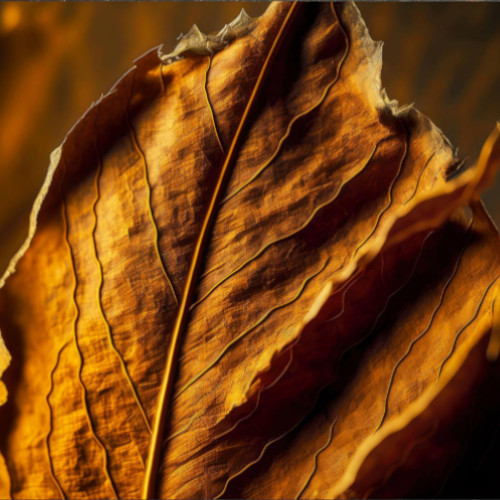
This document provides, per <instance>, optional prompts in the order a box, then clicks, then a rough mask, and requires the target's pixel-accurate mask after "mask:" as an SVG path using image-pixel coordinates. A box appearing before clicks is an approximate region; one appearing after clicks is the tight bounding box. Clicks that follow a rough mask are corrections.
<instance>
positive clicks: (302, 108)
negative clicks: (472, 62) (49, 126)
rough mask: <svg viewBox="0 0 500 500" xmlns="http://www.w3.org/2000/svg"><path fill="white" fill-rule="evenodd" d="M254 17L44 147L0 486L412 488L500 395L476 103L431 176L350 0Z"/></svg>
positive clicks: (283, 6) (85, 490) (434, 473)
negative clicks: (470, 161) (466, 166)
mask: <svg viewBox="0 0 500 500" xmlns="http://www.w3.org/2000/svg"><path fill="white" fill-rule="evenodd" d="M252 22H253V23H254V26H253V27H252V29H250V30H247V29H245V34H243V36H241V37H239V38H236V39H235V40H231V41H230V42H228V45H227V47H225V48H223V49H221V50H219V51H218V52H216V53H214V54H213V55H207V56H204V55H203V54H191V55H190V54H189V53H186V54H185V56H186V57H185V59H183V60H180V61H176V62H172V63H170V64H162V63H161V59H160V58H161V54H158V53H157V51H156V50H155V51H151V52H149V53H147V54H146V55H144V56H143V57H141V58H140V59H139V60H137V61H136V65H135V66H134V68H133V69H132V70H131V71H130V72H128V73H127V74H126V75H125V76H124V77H123V78H122V79H121V80H120V81H119V82H118V83H117V84H116V85H115V87H114V88H113V90H112V91H111V92H110V93H109V94H107V95H106V96H104V97H103V98H101V99H100V101H99V102H98V103H96V104H95V105H94V106H93V107H91V108H90V109H89V111H88V112H87V113H86V114H85V116H84V117H83V118H82V119H81V120H80V121H79V122H78V123H77V124H76V125H75V127H74V128H73V129H72V130H71V131H70V133H69V134H68V136H67V137H66V139H65V141H64V143H63V145H62V146H61V147H60V148H59V149H57V150H56V151H55V152H54V154H53V156H52V161H51V166H50V169H49V175H48V178H47V181H46V184H45V186H44V188H43V189H42V193H41V195H40V197H39V199H38V200H37V202H36V203H35V209H34V216H33V222H32V232H31V235H30V238H29V240H28V242H27V244H26V245H25V248H23V250H22V251H21V252H20V254H19V256H18V257H17V258H15V259H14V260H13V263H12V265H11V268H10V269H9V271H8V273H7V275H6V277H4V285H3V288H2V289H1V291H0V327H1V331H2V335H3V339H4V341H5V345H6V346H7V349H8V350H9V351H10V356H12V360H11V367H10V368H9V369H8V370H7V371H6V372H5V376H4V382H5V385H6V387H7V390H8V401H7V403H5V405H4V406H3V408H2V410H1V411H0V420H1V428H2V431H3V432H2V434H1V435H0V450H1V453H2V455H3V457H4V460H5V464H0V481H1V482H0V486H1V488H0V495H8V494H9V493H11V494H12V496H14V497H16V498H17V497H19V498H27V497H30V498H56V497H75V498H111V497H118V496H119V497H125V498H135V497H138V496H140V495H141V491H142V494H143V495H144V496H146V497H155V496H160V497H167V498H193V497H195V498H201V497H204V498H205V497H206V498H208V497H215V498H219V497H223V496H229V497H260V498H262V497H266V498H283V497H287V498H288V497H294V496H296V497H300V496H302V495H304V496H305V497H309V498H312V497H320V498H325V497H329V496H330V497H338V496H346V497H350V496H353V497H359V496H363V495H366V496H370V495H375V496H378V495H383V496H402V495H411V494H414V493H415V492H416V493H417V494H421V495H431V494H432V493H433V492H434V491H435V490H436V489H437V488H439V487H440V485H441V483H442V482H443V480H444V479H445V476H446V473H447V472H448V471H449V469H450V467H451V465H453V463H455V461H456V458H457V455H458V454H459V452H458V451H457V447H459V445H460V443H461V442H462V441H463V439H464V438H463V436H465V435H466V434H467V431H468V428H469V427H470V426H473V425H479V424H481V422H482V419H484V418H486V417H485V415H488V411H486V410H487V409H490V408H492V407H494V406H495V405H498V396H497V395H495V394H494V392H493V393H492V391H491V390H490V388H491V387H492V383H491V382H492V379H493V378H495V379H496V380H497V378H496V377H498V362H496V361H495V359H494V358H495V356H494V355H493V354H492V353H494V352H495V350H496V347H495V343H494V341H492V345H493V347H490V349H489V351H488V352H489V353H490V356H489V358H490V359H491V360H492V361H489V362H488V361H487V359H486V355H485V352H486V346H487V344H488V339H489V335H490V332H491V330H492V327H491V324H492V311H493V310H494V306H493V304H494V299H495V297H496V296H497V295H498V289H497V286H498V285H497V278H498V275H499V274H500V262H499V255H498V249H499V240H498V233H497V231H496V229H495V228H494V227H493V225H492V224H491V222H490V220H489V219H488V216H487V214H486V213H485V211H484V209H483V207H482V205H481V204H480V202H478V201H477V198H478V196H479V192H480V190H481V189H482V188H483V187H484V186H485V185H486V184H487V183H488V182H489V181H490V180H491V177H492V174H493V172H494V170H495V169H496V168H497V167H498V163H499V151H500V141H499V140H498V136H499V129H498V128H497V129H496V131H495V132H494V133H493V134H492V136H491V138H490V139H489V141H488V142H487V143H486V145H485V147H484V150H483V154H482V155H481V157H480V159H479V161H478V163H477V164H476V165H475V166H474V167H473V168H471V169H470V170H468V171H466V172H464V173H461V175H459V176H454V177H453V178H452V179H449V177H450V175H451V174H452V173H455V171H456V170H457V169H459V167H460V162H459V160H458V159H457V158H456V157H455V155H454V152H453V150H452V148H451V146H450V145H449V144H448V142H447V141H446V140H445V138H444V137H443V136H442V134H441V132H440V131H439V130H438V129H437V128H436V127H435V126H434V125H433V124H432V123H430V122H429V120H428V119H426V118H425V117H423V116H422V115H421V114H419V113H418V112H417V111H416V110H414V109H413V108H411V107H410V108H404V109H398V107H397V104H396V103H395V102H390V101H388V100H387V98H386V97H385V93H384V92H383V91H382V90H381V87H380V67H381V44H378V43H374V42H373V41H372V40H371V39H370V38H369V36H368V33H367V31H366V28H365V26H364V23H363V21H362V19H361V18H360V16H359V12H358V10H357V9H356V7H355V6H354V5H353V4H338V5H337V4H336V5H333V4H299V3H292V4H290V3H276V4H271V6H270V7H269V8H268V10H267V11H266V13H265V14H264V15H263V16H262V17H261V18H259V19H257V20H254V21H252ZM222 31H223V30H222ZM222 31H221V32H222ZM211 36H215V37H217V35H211ZM468 203H472V206H473V210H472V214H471V215H470V214H468V213H467V211H466V210H465V209H464V208H462V207H463V206H465V205H467V204H468ZM35 220H36V223H35ZM497 309H498V308H497ZM495 314H496V316H497V313H495ZM497 329H498V327H497ZM496 337H497V335H496V334H495V336H494V337H492V338H494V339H496ZM0 349H2V350H1V351H0V371H3V370H4V368H5V367H6V365H7V363H8V355H7V354H6V352H5V348H4V346H3V344H0ZM488 363H491V368H489V369H488ZM443 367H444V369H443ZM436 379H437V381H436ZM481 391H483V392H485V394H486V395H487V396H491V397H490V398H489V399H487V398H486V396H484V397H482V398H479V397H476V399H477V401H478V404H477V407H478V408H479V410H484V411H479V410H478V411H477V413H476V414H474V418H471V419H468V420H470V421H471V422H470V424H468V425H464V424H463V422H464V418H463V417H464V416H467V415H468V414H469V412H470V411H471V406H473V405H472V401H473V400H474V398H475V396H474V395H473V393H474V392H478V393H479V392H481ZM481 394H482V392H481ZM1 396H2V394H0V397H1ZM485 401H488V404H486V403H485ZM485 409H486V410H485ZM468 420H467V421H468ZM457 436H459V438H457ZM457 443H458V444H457ZM401 450H403V451H401ZM429 454H431V456H432V457H434V460H429V459H428V456H429ZM430 474H431V479H432V480H429V481H422V478H423V477H430V476H429V475H430Z"/></svg>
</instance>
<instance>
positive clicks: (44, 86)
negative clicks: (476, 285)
mask: <svg viewBox="0 0 500 500" xmlns="http://www.w3.org/2000/svg"><path fill="white" fill-rule="evenodd" d="M266 5H267V4H266V3H264V2H168V3H167V2H123V3H118V2H110V3H108V2H92V3H90V2H89V3H87V2H70V3H64V2H61V3H60V2H42V3H38V2H21V3H18V2H2V3H1V4H0V186H1V187H0V237H1V246H0V274H1V273H2V272H3V270H4V269H5V267H6V265H7V263H8V260H9V259H10V257H11V256H12V254H13V253H14V252H15V251H16V250H17V247H19V245H20V244H21V242H22V241H23V239H24V238H25V236H26V234H27V228H28V217H29V212H30V210H31V205H32V203H33V200H34V198H35V196H36V194H37V192H38V190H39V188H40V186H41V183H42V181H43V178H44V176H45V173H46V169H47V166H48V162H49V154H50V152H51V151H52V150H53V149H54V148H55V147H57V146H58V145H59V144H60V143H61V142H62V140H63V138H64V135H65V133H66V132H67V131H68V130H69V129H70V128H71V126H72V125H73V124H74V123H75V121H76V120H77V119H78V118H79V117H80V116H81V115H82V114H83V112H84V111H85V110H86V108H87V107H88V106H89V105H90V104H91V102H92V101H94V100H96V99H98V98H99V96H100V95H101V93H106V92H107V91H108V90H109V88H110V87H111V86H112V85H113V83H114V82H115V81H116V80H117V79H118V78H119V77H120V76H121V75H122V74H123V73H124V72H125V71H126V70H127V69H128V68H130V66H131V65H132V61H133V60H134V59H135V58H136V57H138V56H139V55H141V54H142V53H143V52H145V51H146V50H148V49H150V48H151V47H154V46H156V45H159V44H161V43H163V44H164V45H165V51H167V52H168V51H170V50H171V49H172V48H173V47H174V46H175V44H176V40H175V38H176V37H177V35H178V34H179V33H180V32H184V33H185V32H186V31H187V30H189V28H190V26H191V25H192V24H193V23H197V24H198V26H199V27H200V29H201V30H202V31H205V32H210V31H215V30H218V29H219V28H221V27H222V26H223V25H224V23H227V22H229V21H230V20H231V19H233V18H234V17H235V16H236V15H237V14H238V12H239V11H240V9H241V8H242V7H244V8H245V9H246V10H247V12H248V13H249V14H250V15H252V16H258V15H260V14H261V13H262V12H263V11H264V9H265V8H266ZM358 6H359V8H360V10H361V12H362V14H363V16H364V17H365V20H366V23H367V25H368V28H369V29H370V32H371V34H372V37H373V38H374V39H376V40H383V41H384V42H385V45H384V69H383V74H382V81H383V85H384V86H385V88H386V89H387V92H388V95H389V97H391V98H394V99H397V100H399V102H400V103H401V104H408V103H411V102H414V103H415V105H416V106H417V108H418V109H420V110H421V111H423V112H424V113H425V114H427V115H428V116H429V117H430V118H431V119H432V120H433V121H434V122H435V123H436V124H437V125H438V126H439V127H440V128H441V129H442V130H443V132H444V133H445V134H446V135H447V136H448V137H449V138H450V140H451V141H452V143H453V144H454V145H455V146H457V147H458V148H459V152H460V154H461V155H462V156H470V158H471V161H473V160H474V159H475V158H476V156H477V154H478V152H479V150H480V148H481V145H482V143H483V141H484V139H485V138H486V137H487V135H488V134H489V132H490V131H491V130H492V129H493V126H494V123H495V121H496V120H497V119H499V118H500V92H499V89H500V64H499V61H500V30H499V29H498V28H499V21H500V3H497V4H495V3H477V2H473V3H447V2H445V3H406V2H402V3H396V2H384V3H359V4H358ZM484 199H485V201H486V203H487V205H488V207H489V209H490V212H492V214H493V215H494V217H495V219H496V221H497V222H499V221H500V183H499V182H497V185H496V187H494V188H493V189H491V190H490V191H489V192H488V193H486V194H485V196H484Z"/></svg>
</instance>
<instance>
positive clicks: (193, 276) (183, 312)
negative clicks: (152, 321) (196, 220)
mask: <svg viewBox="0 0 500 500" xmlns="http://www.w3.org/2000/svg"><path fill="white" fill-rule="evenodd" d="M297 10H298V4H297V3H296V2H293V3H292V5H291V7H290V8H289V10H288V12H287V14H286V17H285V19H284V21H283V23H282V25H281V27H280V30H279V32H278V34H277V35H276V37H275V38H274V41H273V44H272V46H271V48H270V50H269V52H268V53H267V56H266V59H265V61H264V63H263V65H262V68H261V71H260V74H259V76H258V78H257V81H256V82H255V85H254V87H253V90H252V93H251V94H250V98H249V100H248V103H247V105H246V107H245V110H244V112H243V115H242V117H241V120H240V122H239V124H238V128H237V129H236V132H235V134H234V137H233V140H232V142H231V146H230V148H229V151H228V153H227V156H226V159H225V160H224V163H223V165H222V168H221V171H220V174H219V178H218V180H217V184H216V186H215V189H214V192H213V194H212V198H211V200H210V203H209V205H208V209H207V212H206V215H205V219H204V221H203V225H202V227H201V230H200V232H199V234H198V239H197V242H196V246H195V248H194V251H193V256H192V258H191V262H190V266H189V272H188V274H187V277H186V284H185V286H184V291H183V294H182V299H181V302H180V304H179V309H178V313H177V317H176V319H175V325H174V329H173V332H172V338H171V341H170V345H169V349H168V353H167V360H166V364H165V370H164V372H163V379H162V384H161V388H160V393H159V396H158V408H157V411H156V415H155V422H154V427H153V434H152V436H151V442H150V446H149V453H148V460H147V464H146V473H145V477H144V484H143V489H142V498H143V499H152V498H155V497H156V495H155V493H156V492H155V490H156V477H157V472H158V467H159V462H160V456H161V451H162V447H163V446H162V443H163V439H162V437H163V432H164V429H165V424H166V420H167V415H168V410H169V402H170V397H171V393H172V389H173V385H174V380H175V374H176V368H177V357H178V356H177V355H178V352H179V348H180V345H181V340H182V333H183V331H184V327H185V325H186V322H187V319H188V315H189V305H190V303H191V299H192V296H193V293H194V291H195V287H196V284H197V275H198V270H199V268H200V264H201V262H202V260H203V257H204V255H203V251H204V248H205V245H206V243H207V239H208V237H209V235H210V229H211V227H212V224H213V221H214V217H215V215H216V207H217V206H218V203H219V201H220V198H221V195H222V194H223V187H224V186H225V184H226V182H227V180H228V176H229V175H230V173H231V170H230V166H232V164H233V163H234V159H235V157H236V151H237V147H238V145H239V141H240V139H241V137H242V133H243V130H244V128H245V126H246V124H247V121H248V117H249V116H250V113H251V111H252V109H253V106H254V103H255V101H256V100H257V96H258V94H259V91H260V89H261V88H262V84H263V83H264V80H265V78H266V76H267V73H268V70H269V68H270V66H271V63H272V61H273V59H274V57H275V55H276V53H277V52H278V50H279V48H280V46H281V43H282V41H283V39H284V37H285V34H286V31H287V30H288V28H289V26H290V25H291V23H292V20H293V18H294V15H295V14H296V12H297Z"/></svg>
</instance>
